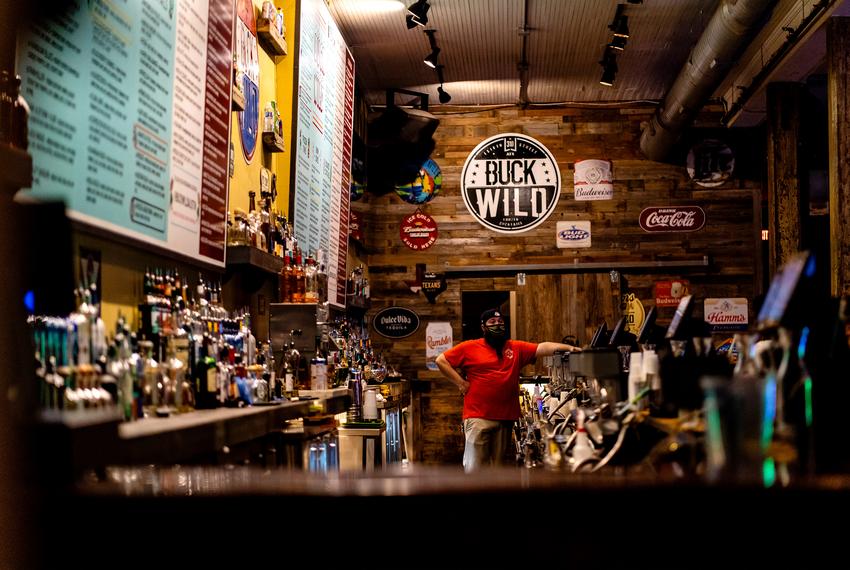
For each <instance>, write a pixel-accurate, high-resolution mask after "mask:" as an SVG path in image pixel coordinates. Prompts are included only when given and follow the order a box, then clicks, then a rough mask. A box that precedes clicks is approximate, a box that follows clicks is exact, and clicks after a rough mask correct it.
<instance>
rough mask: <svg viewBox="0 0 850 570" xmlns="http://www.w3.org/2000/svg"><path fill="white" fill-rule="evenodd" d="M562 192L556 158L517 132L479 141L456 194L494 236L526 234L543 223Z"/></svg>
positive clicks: (535, 142)
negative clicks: (459, 191) (494, 233)
mask: <svg viewBox="0 0 850 570" xmlns="http://www.w3.org/2000/svg"><path fill="white" fill-rule="evenodd" d="M560 193H561V173H560V172H559V171H558V163H557V161H556V160H555V157H554V156H553V155H552V153H551V152H549V149H547V148H546V147H545V146H543V145H542V144H541V143H540V142H539V141H537V140H535V139H533V138H531V137H529V136H526V135H521V134H518V133H505V134H500V135H496V136H492V137H490V138H488V139H486V140H484V141H483V142H481V143H479V144H478V146H476V147H475V148H474V149H473V150H472V152H471V153H470V154H469V156H468V157H467V158H466V163H465V164H464V165H463V173H462V174H461V195H462V196H463V202H464V204H466V209H467V210H469V213H470V214H472V216H473V217H474V218H475V220H476V221H477V222H478V223H479V224H481V225H482V226H484V227H485V228H488V229H491V230H493V231H495V232H500V233H504V234H515V233H521V232H526V231H528V230H530V229H532V228H535V227H537V226H539V225H540V224H542V223H543V222H545V221H546V218H548V217H549V215H550V214H552V212H554V211H555V206H556V205H557V204H558V197H559V196H560Z"/></svg>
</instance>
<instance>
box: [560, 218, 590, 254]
mask: <svg viewBox="0 0 850 570" xmlns="http://www.w3.org/2000/svg"><path fill="white" fill-rule="evenodd" d="M557 231H558V237H557V240H556V241H557V243H558V247H561V248H574V247H590V222H558V230H557Z"/></svg>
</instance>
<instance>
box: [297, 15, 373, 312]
mask: <svg viewBox="0 0 850 570" xmlns="http://www.w3.org/2000/svg"><path fill="white" fill-rule="evenodd" d="M297 5H298V10H299V15H298V22H299V24H298V29H297V31H298V40H297V42H296V45H298V64H297V66H296V81H295V85H294V91H293V99H294V100H295V105H294V112H293V121H292V130H293V140H294V141H295V143H294V144H293V147H294V150H293V153H292V172H293V173H294V175H293V176H292V187H291V191H290V207H289V211H290V212H292V216H291V217H292V219H293V223H294V227H295V235H296V236H298V241H299V243H301V244H302V248H303V249H304V250H305V251H308V252H310V251H317V250H322V251H325V252H327V260H328V264H327V273H328V301H329V302H330V303H331V304H333V305H335V306H344V305H345V282H346V277H347V275H346V271H345V263H346V258H347V256H348V223H349V204H350V200H351V195H352V192H355V191H356V190H357V187H356V186H352V185H351V167H352V163H351V156H352V132H353V125H354V122H353V117H354V58H353V57H352V55H351V52H350V51H349V49H348V46H346V44H345V40H344V39H343V37H342V34H341V33H340V31H339V28H338V27H337V25H336V22H334V20H333V18H332V17H331V14H330V11H329V10H328V7H327V5H326V3H325V2H324V0H302V1H301V2H298V3H297Z"/></svg>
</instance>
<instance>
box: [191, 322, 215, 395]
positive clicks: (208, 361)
mask: <svg viewBox="0 0 850 570" xmlns="http://www.w3.org/2000/svg"><path fill="white" fill-rule="evenodd" d="M198 354H199V359H198V362H197V363H196V364H195V407H196V408H198V409H210V408H216V407H218V404H219V402H218V368H217V367H216V361H215V358H214V357H213V356H212V354H214V351H213V343H212V339H211V338H210V336H209V334H207V333H206V332H205V333H204V335H203V339H202V341H201V346H200V350H199V351H198Z"/></svg>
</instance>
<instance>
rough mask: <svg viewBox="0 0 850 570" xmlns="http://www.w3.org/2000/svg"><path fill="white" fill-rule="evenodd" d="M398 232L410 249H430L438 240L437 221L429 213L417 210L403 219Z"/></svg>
mask: <svg viewBox="0 0 850 570" xmlns="http://www.w3.org/2000/svg"><path fill="white" fill-rule="evenodd" d="M398 233H399V236H400V237H401V241H402V242H403V243H404V245H406V246H407V247H409V248H410V249H413V250H417V251H418V250H422V249H428V248H429V247H431V246H432V245H434V242H435V241H437V222H435V221H434V218H432V217H431V216H429V215H428V214H423V213H422V212H419V211H416V212H415V213H413V214H411V215H409V216H407V217H405V218H404V219H403V220H402V221H401V225H400V226H399V228H398Z"/></svg>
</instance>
